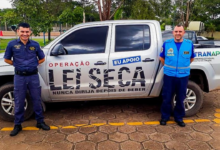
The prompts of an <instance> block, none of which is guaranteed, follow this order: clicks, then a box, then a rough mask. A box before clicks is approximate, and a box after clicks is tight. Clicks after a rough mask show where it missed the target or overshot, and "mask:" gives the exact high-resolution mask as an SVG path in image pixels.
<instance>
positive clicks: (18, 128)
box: [10, 125, 22, 136]
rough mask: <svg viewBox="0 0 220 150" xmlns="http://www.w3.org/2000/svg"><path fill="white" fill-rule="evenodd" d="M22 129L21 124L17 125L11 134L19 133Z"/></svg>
mask: <svg viewBox="0 0 220 150" xmlns="http://www.w3.org/2000/svg"><path fill="white" fill-rule="evenodd" d="M21 130H22V126H21V125H15V126H14V129H13V130H12V131H11V133H10V136H15V135H17V134H18V133H19V132H20V131H21Z"/></svg>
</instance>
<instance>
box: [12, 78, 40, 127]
mask: <svg viewBox="0 0 220 150" xmlns="http://www.w3.org/2000/svg"><path fill="white" fill-rule="evenodd" d="M27 90H29V93H30V95H31V99H32V103H33V108H34V112H35V118H36V120H37V122H39V123H41V122H43V120H44V117H43V110H42V106H41V87H40V82H39V77H38V74H34V75H30V76H21V75H15V76H14V101H15V112H14V113H15V121H14V122H15V125H20V124H21V123H22V122H23V121H24V105H25V97H26V92H27Z"/></svg>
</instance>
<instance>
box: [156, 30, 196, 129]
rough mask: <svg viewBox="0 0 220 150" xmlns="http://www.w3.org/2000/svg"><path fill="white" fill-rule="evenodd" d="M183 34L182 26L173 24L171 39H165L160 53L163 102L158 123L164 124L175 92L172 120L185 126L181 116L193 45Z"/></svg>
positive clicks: (183, 111)
mask: <svg viewBox="0 0 220 150" xmlns="http://www.w3.org/2000/svg"><path fill="white" fill-rule="evenodd" d="M184 34H185V31H184V28H183V26H175V28H174V30H173V36H174V38H173V39H169V40H166V41H165V42H164V44H163V46H162V49H161V53H160V61H161V63H162V64H163V65H164V84H163V91H162V96H163V103H162V106H161V113H162V116H161V121H160V125H166V123H167V121H168V120H169V119H170V115H171V112H172V100H173V96H174V94H176V105H175V107H174V111H173V114H174V120H175V121H176V123H177V124H178V125H179V126H181V127H185V123H184V122H183V117H184V116H185V108H184V99H185V98H186V90H187V84H188V78H189V75H190V63H191V62H193V60H194V57H195V54H194V46H193V43H192V42H191V41H190V40H187V39H183V35H184Z"/></svg>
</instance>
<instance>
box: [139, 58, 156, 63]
mask: <svg viewBox="0 0 220 150" xmlns="http://www.w3.org/2000/svg"><path fill="white" fill-rule="evenodd" d="M150 61H154V59H151V58H145V60H142V62H150Z"/></svg>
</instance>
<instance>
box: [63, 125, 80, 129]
mask: <svg viewBox="0 0 220 150" xmlns="http://www.w3.org/2000/svg"><path fill="white" fill-rule="evenodd" d="M62 128H63V129H75V128H77V127H75V126H65V127H62Z"/></svg>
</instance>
